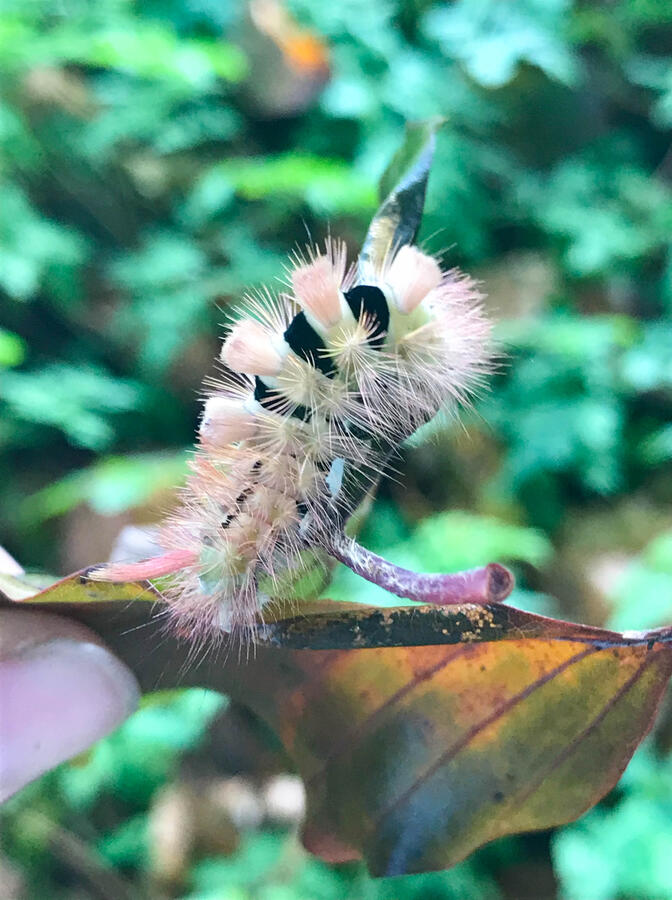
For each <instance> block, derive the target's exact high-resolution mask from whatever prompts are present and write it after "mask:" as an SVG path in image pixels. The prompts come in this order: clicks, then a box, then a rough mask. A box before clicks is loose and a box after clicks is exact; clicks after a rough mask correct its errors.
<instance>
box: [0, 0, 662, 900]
mask: <svg viewBox="0 0 672 900" xmlns="http://www.w3.org/2000/svg"><path fill="white" fill-rule="evenodd" d="M288 9H289V13H290V14H291V16H293V17H294V20H295V22H294V25H292V26H291V28H294V29H295V30H296V29H297V28H307V29H310V30H311V31H312V33H313V42H314V46H313V51H314V52H313V57H315V58H312V60H311V59H307V58H305V57H296V55H294V56H293V55H292V52H293V51H292V46H293V45H292V42H291V40H285V41H284V43H283V41H282V40H280V38H279V37H278V35H277V34H276V35H275V37H271V36H269V34H268V33H264V32H263V27H260V25H259V21H257V23H256V24H255V23H254V21H253V19H252V18H251V17H250V15H249V14H248V12H247V4H246V3H244V2H243V0H229V2H226V0H195V2H186V0H145V2H143V3H140V2H137V0H136V2H132V0H96V2H93V0H61V2H59V3H57V4H54V3H48V2H46V0H29V2H26V0H6V2H5V4H4V5H3V8H2V12H1V13H0V81H1V82H2V93H1V95H0V135H1V137H2V143H3V147H4V155H3V157H2V159H1V160H0V181H1V182H2V184H1V187H0V190H1V191H2V212H3V215H2V216H1V217H0V292H1V293H0V303H1V304H2V307H1V308H2V321H1V324H0V369H1V371H0V404H2V414H1V416H0V470H1V471H2V473H3V476H2V478H0V508H2V510H3V513H4V514H3V516H2V519H1V520H0V543H3V544H4V545H6V546H7V548H8V549H9V550H11V551H12V552H13V553H14V554H15V555H16V556H17V558H19V559H20V560H21V561H22V562H23V563H24V564H25V565H26V566H29V567H31V568H37V569H39V568H42V569H46V570H50V571H52V572H59V571H60V572H65V571H67V570H68V569H71V568H75V567H76V566H78V565H82V564H84V563H85V562H89V563H93V562H95V561H97V560H98V559H99V558H101V557H102V555H103V554H104V553H106V552H108V550H109V545H110V542H111V539H112V529H114V530H118V529H119V527H120V526H121V525H122V524H124V523H126V522H128V521H136V522H143V521H153V520H154V519H155V518H156V515H157V511H158V510H159V509H160V508H162V506H165V505H166V504H167V503H169V502H170V496H171V494H170V488H171V486H172V485H174V484H175V483H177V482H178V481H179V479H180V478H181V473H182V472H183V471H184V460H185V449H186V448H187V447H188V446H189V445H190V444H191V442H192V439H193V431H194V425H195V422H196V418H197V414H198V404H197V403H196V399H197V391H198V388H199V384H200V381H201V378H202V376H203V375H204V374H206V373H208V372H210V373H211V372H212V370H211V368H210V367H211V363H212V359H213V358H214V356H215V354H216V351H217V339H218V337H219V336H220V335H221V331H222V322H223V319H224V318H225V316H226V315H227V314H228V308H229V307H230V306H231V305H232V304H235V302H236V301H238V300H239V299H240V297H241V294H242V292H243V291H244V290H245V289H246V288H248V287H252V286H254V285H257V284H260V283H262V282H269V281H270V282H272V281H273V279H275V278H276V277H277V276H279V275H282V271H283V268H282V267H283V262H284V259H285V258H286V254H287V253H288V252H289V251H290V250H291V249H292V248H293V247H295V246H296V245H297V244H299V245H300V244H304V243H305V242H306V241H307V240H308V237H309V236H311V237H312V238H313V239H315V240H321V239H322V238H323V237H324V236H325V235H326V233H327V232H328V231H329V230H331V231H332V232H333V233H334V234H338V235H343V236H344V237H345V238H346V239H347V240H348V243H349V245H350V247H351V248H352V250H353V251H354V250H355V249H356V247H357V245H358V243H359V241H360V240H361V238H362V236H363V234H364V231H365V228H366V225H367V222H368V219H369V217H370V215H371V213H372V212H373V210H374V207H375V202H376V190H375V185H376V180H377V178H378V176H379V175H380V173H381V172H382V170H383V168H384V167H385V165H386V163H387V162H388V160H389V158H390V157H391V155H392V154H393V152H394V151H395V150H396V148H397V146H398V144H399V141H400V138H401V134H402V130H403V124H404V120H405V119H418V118H423V117H429V116H435V115H440V116H444V117H446V118H447V124H446V126H444V128H443V130H442V132H441V134H440V137H439V141H438V148H437V157H436V164H435V168H434V171H433V174H432V178H431V181H430V187H429V194H428V203H427V215H426V218H425V222H424V226H423V231H422V235H423V236H424V237H425V240H426V243H427V246H429V247H430V249H432V250H433V251H438V250H441V248H444V256H445V260H446V262H447V263H448V264H449V265H460V266H462V267H464V268H465V269H467V270H469V271H472V272H474V273H475V274H476V275H477V276H479V277H480V278H482V279H483V281H484V283H485V287H486V289H487V290H488V292H489V293H490V300H489V301H488V302H489V304H490V306H491V308H492V310H493V315H494V317H495V318H496V319H497V321H498V326H497V336H498V339H499V341H500V346H501V350H502V356H503V361H502V364H501V366H500V370H499V372H498V374H497V375H496V377H495V378H494V379H493V385H492V390H491V391H490V392H489V393H488V394H487V395H486V396H484V398H483V399H482V401H481V402H480V403H479V404H478V405H477V408H476V410H474V411H472V412H469V413H468V414H467V415H466V416H465V419H464V421H465V424H466V425H468V428H469V435H468V437H465V436H464V434H463V433H462V431H461V430H460V429H459V428H456V427H454V426H452V425H449V426H442V427H435V428H433V429H430V431H431V434H430V433H428V434H427V435H426V437H425V440H423V441H418V442H416V443H415V445H414V446H413V447H412V448H409V449H408V450H407V451H405V452H404V454H403V457H402V459H400V460H399V461H398V464H397V468H398V469H399V470H401V474H400V475H399V477H398V479H397V477H396V476H395V478H394V479H391V480H389V481H388V482H386V483H385V484H384V485H383V487H382V492H381V493H382V498H381V500H380V501H379V502H378V503H377V504H376V505H375V507H374V510H373V513H372V515H371V517H370V519H369V521H368V523H367V524H366V528H365V532H364V540H365V542H366V543H367V544H368V545H369V546H371V547H372V548H373V549H375V550H378V551H384V552H385V553H386V554H387V555H389V556H390V557H391V558H393V559H395V561H398V562H400V563H405V564H407V565H413V566H415V567H417V568H419V569H425V570H432V569H448V568H452V567H459V566H464V565H476V564H478V563H483V562H487V561H489V560H490V559H491V558H498V559H503V560H508V561H510V562H512V563H513V565H514V567H515V568H516V571H517V575H518V580H519V584H520V589H519V592H518V593H517V595H516V597H515V598H514V602H516V603H520V604H522V605H527V606H530V607H533V608H535V609H537V610H539V611H543V612H550V613H554V614H561V615H562V614H564V615H569V616H571V617H574V618H580V619H583V620H584V621H595V622H605V621H610V622H611V624H613V625H614V626H616V627H633V628H635V627H645V626H650V625H655V624H658V623H662V622H664V621H667V622H669V621H670V619H671V617H672V570H671V569H670V559H671V558H672V547H671V545H670V533H671V531H670V529H671V528H672V513H671V512H670V508H671V507H670V503H671V501H672V424H671V423H672V339H671V335H672V328H671V325H672V321H671V318H672V242H671V240H670V235H671V234H672V150H671V149H670V128H671V126H672V5H670V3H669V2H668V0H613V2H611V3H608V4H606V3H604V2H601V0H581V2H579V0H512V2H511V3H502V2H500V0H455V2H451V3H444V2H434V0H343V2H340V3H322V2H318V0H291V2H289V3H288ZM262 18H263V17H262ZM297 23H298V24H297ZM262 25H263V23H262ZM291 28H290V32H291ZM294 36H296V35H294ZM304 36H305V35H304ZM285 37H288V36H287V35H285ZM289 38H291V34H289ZM315 47H317V49H318V50H319V49H320V48H321V53H322V54H323V55H324V54H328V57H329V60H330V62H329V66H330V72H329V75H328V77H327V72H326V68H325V65H324V59H322V61H320V58H319V57H320V53H319V52H317V51H315ZM402 484H403V487H402ZM106 517H107V518H106ZM109 517H114V518H109ZM107 522H109V523H110V524H106V523H107ZM73 548H74V549H73ZM640 554H641V555H640ZM375 590H376V589H375V588H372V587H371V586H368V585H366V586H365V585H362V583H361V582H359V581H357V580H356V579H354V578H353V577H352V576H351V575H349V574H348V573H344V572H342V571H339V572H338V573H337V575H336V578H335V581H334V584H333V586H332V588H331V591H330V592H331V593H332V594H333V595H335V596H348V597H349V598H351V597H352V596H353V595H355V596H357V598H358V599H362V600H366V599H375V600H377V601H380V600H384V598H382V597H381V596H380V595H376V596H375V597H374V593H375ZM551 597H554V598H555V599H551ZM199 697H200V698H201V699H199ZM216 705H217V704H216V702H215V701H214V700H212V698H210V699H207V698H206V699H203V695H202V694H195V695H192V694H185V695H184V696H183V697H181V698H180V697H177V698H175V699H173V700H171V701H165V702H164V701H161V702H160V703H159V705H158V706H156V707H154V708H152V707H150V708H148V709H145V710H143V711H142V712H141V713H140V714H138V716H137V717H136V718H135V719H133V720H132V721H131V722H129V723H128V725H127V726H125V727H124V728H123V729H122V730H121V731H120V732H119V733H118V734H117V735H115V736H114V737H112V738H110V739H109V740H108V741H106V742H103V743H102V744H101V745H100V746H99V747H98V748H96V750H95V751H93V753H92V755H91V757H90V758H89V760H88V762H86V763H85V764H83V765H80V766H74V765H73V766H69V767H65V768H63V769H62V770H60V771H59V772H57V773H54V774H53V775H51V776H48V777H47V778H45V779H44V780H43V781H42V782H40V783H39V784H38V785H35V786H32V787H31V788H29V789H28V790H27V791H26V792H25V793H24V794H23V795H22V796H21V797H19V798H17V799H16V800H15V801H14V803H13V804H12V805H11V806H10V807H9V808H8V811H7V815H6V821H7V822H8V823H9V826H8V827H9V831H8V832H7V833H8V834H9V839H8V840H7V841H6V848H5V851H4V852H5V854H6V855H7V856H8V857H11V860H12V861H13V862H12V864H13V865H16V866H18V868H19V870H20V873H21V879H23V881H24V885H25V892H26V893H25V896H49V897H54V898H58V897H66V896H68V897H69V896H75V895H76V896H78V897H79V896H87V897H88V896H91V897H98V896H109V891H108V894H105V892H104V890H103V888H101V886H100V884H101V882H100V879H98V880H96V878H93V876H91V877H89V878H88V880H86V879H84V881H85V886H83V887H82V886H81V885H80V884H78V883H77V879H76V878H75V876H74V875H73V872H77V871H79V870H78V869H77V866H76V865H75V864H74V863H73V857H72V854H70V855H68V853H65V852H61V853H60V855H59V852H58V851H53V847H54V846H55V847H57V848H58V847H61V849H62V848H63V847H66V846H69V844H68V843H67V842H68V841H73V840H76V841H78V842H79V843H78V844H77V846H78V847H79V850H81V851H82V853H84V856H85V857H86V859H87V860H88V862H87V864H86V865H87V866H89V869H90V870H91V871H94V872H98V871H99V869H100V872H103V873H107V875H106V876H105V877H112V876H110V873H112V875H113V876H114V877H117V876H118V873H122V875H123V880H122V881H121V882H115V881H113V882H112V888H110V890H112V893H113V895H114V896H116V897H121V896H125V894H124V893H123V891H124V890H127V889H128V890H129V891H130V892H131V893H130V895H132V896H137V895H143V896H144V895H145V893H146V895H147V896H152V897H154V896H156V897H160V896H163V894H162V893H161V892H160V891H159V892H158V893H156V891H158V889H156V888H151V887H150V886H148V884H149V883H148V881H147V865H148V863H147V858H146V855H147V854H146V848H147V841H148V840H149V839H148V837H147V814H148V810H149V809H150V808H151V807H152V804H153V803H154V802H155V800H156V797H157V795H158V794H157V792H159V791H160V789H161V787H162V786H165V785H167V784H170V783H172V782H173V781H174V780H175V779H176V778H178V774H177V773H178V768H179V766H178V761H179V759H180V757H181V754H182V752H183V750H184V749H185V748H186V747H187V746H191V745H192V744H196V743H197V742H198V737H199V736H200V735H202V734H203V733H204V731H205V729H206V726H207V723H208V722H209V721H210V719H211V717H212V715H214V713H215V706H216ZM669 730H670V726H669V714H668V717H667V719H666V718H665V717H664V718H663V724H662V726H661V728H660V729H659V732H658V735H657V737H656V739H655V740H654V741H652V742H651V743H650V745H649V746H648V747H647V748H646V749H645V750H643V751H642V752H641V753H640V754H639V755H638V756H637V758H636V760H635V762H634V763H633V765H632V767H631V769H630V770H629V771H628V774H627V775H626V778H625V779H624V781H623V782H622V784H621V786H620V787H619V788H618V790H617V791H616V792H615V793H614V794H613V795H612V797H611V798H610V800H609V801H608V803H606V804H603V806H601V807H600V808H598V809H597V810H595V811H594V812H592V813H590V814H589V815H588V816H587V817H585V818H584V819H583V820H582V821H581V822H580V823H578V824H577V825H574V826H570V827H568V828H566V829H561V830H560V831H559V832H557V833H556V834H555V836H554V837H553V838H552V843H549V837H548V836H547V835H546V836H540V837H538V838H534V837H533V838H520V839H517V840H508V841H503V842H499V843H498V844H496V845H494V846H493V847H491V848H486V849H485V850H483V851H481V852H480V853H479V854H477V855H476V856H475V857H474V858H473V859H472V860H470V861H468V862H467V863H465V864H464V865H462V866H460V867H458V868H457V869H455V870H453V871H451V872H449V873H444V874H437V875H432V876H427V877H420V878H408V879H404V880H402V881H394V882H390V883H387V882H380V883H374V882H371V881H370V879H368V878H367V877H366V876H365V875H364V873H363V872H362V870H361V869H360V868H358V867H345V868H343V869H335V868H330V867H327V866H325V865H323V864H321V863H318V862H316V861H313V860H309V859H307V858H306V857H305V856H304V855H302V854H301V852H300V851H299V850H298V849H297V846H296V840H295V838H294V837H293V836H292V835H291V834H290V835H288V834H287V833H285V832H282V831H277V830H276V831H273V830H263V829H262V830H261V831H256V832H251V833H250V834H248V835H247V836H246V837H245V838H244V840H243V843H242V845H241V848H240V849H239V850H238V851H237V852H236V853H235V854H234V855H233V856H224V855H221V854H220V855H218V856H217V855H215V856H211V857H207V858H205V859H202V860H201V861H197V860H194V861H193V865H192V867H191V868H190V869H189V874H188V878H187V882H186V883H185V884H184V896H185V897H189V898H191V900H196V898H199V900H206V898H215V897H217V898H224V897H226V898H248V897H249V898H251V897H254V898H264V900H266V898H271V897H272V898H274V900H276V898H282V900H284V898H288V900H289V898H303V897H305V898H311V900H312V898H322V897H325V898H328V897H329V898H330V897H342V896H346V895H347V896H352V897H362V898H387V897H395V898H396V897H400V898H413V897H423V898H427V897H437V898H439V897H445V898H461V897H465V898H466V897H468V898H470V900H478V898H491V897H492V898H494V897H511V898H516V900H519V898H520V897H521V896H523V894H522V891H523V888H522V887H521V885H526V884H527V885H529V884H530V883H534V884H536V885H537V886H538V889H537V892H536V893H533V894H532V896H534V897H535V900H536V898H542V897H554V896H556V895H557V896H559V897H563V898H566V900H616V898H619V897H628V898H633V900H639V898H641V900H664V898H672V883H671V882H670V880H669V865H668V864H667V860H668V859H669V853H670V847H669V838H665V837H664V836H663V834H664V832H665V827H666V826H667V834H668V835H669V833H671V832H672V810H671V809H670V806H669V797H670V791H671V790H672V787H671V785H670V776H669V767H670V756H669V746H670V739H669V734H668V733H669ZM666 734H668V737H667V738H666V737H665V735H666ZM54 834H57V837H56V838H54V836H53V835H54ZM64 835H65V836H64ZM666 840H667V843H665V841H666ZM59 841H60V843H59ZM64 842H65V843H64ZM48 847H52V852H51V853H50V852H47V848H48ZM82 848H86V849H85V851H84V850H82ZM86 854H88V856H86ZM80 856H81V854H80ZM77 858H79V857H77ZM278 860H280V862H278ZM288 860H289V861H288ZM91 867H93V869H91ZM96 867H98V868H96ZM85 869H86V866H85ZM87 871H89V870H87ZM115 873H116V874H115ZM89 874H90V873H89ZM82 877H83V876H82ZM104 881H105V879H104V878H103V882H102V883H104ZM74 885H77V887H76V890H75V893H72V892H71V891H72V890H73V886H74ZM96 885H97V886H96ZM114 885H116V888H115V887H114ZM108 888H109V885H108ZM122 889H123V890H122ZM115 891H116V893H115ZM133 891H135V892H136V893H135V894H134V893H133ZM138 892H139V893H138ZM525 896H529V893H528V894H526V895H525Z"/></svg>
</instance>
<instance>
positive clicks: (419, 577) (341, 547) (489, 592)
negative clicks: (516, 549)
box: [327, 532, 514, 606]
mask: <svg viewBox="0 0 672 900" xmlns="http://www.w3.org/2000/svg"><path fill="white" fill-rule="evenodd" d="M327 550H328V552H329V554H330V555H331V556H333V557H334V559H337V560H338V561H339V562H342V563H343V564H344V565H346V566H347V567H348V568H349V569H352V571H353V572H355V574H357V575H360V576H361V577H362V578H365V579H366V580H367V581H371V582H373V584H377V585H378V586H379V587H382V588H384V589H385V590H386V591H389V592H390V593H391V594H395V595H396V596H397V597H404V598H406V599H408V600H417V601H419V602H420V603H431V604H435V605H437V606H449V605H453V604H457V603H498V602H501V601H502V600H505V599H506V597H508V596H509V594H510V593H511V591H512V590H513V585H514V579H513V575H512V574H511V572H509V570H508V569H505V568H504V566H500V565H499V564H498V563H490V564H489V565H487V566H482V567H481V568H478V569H467V570H466V571H464V572H452V573H450V574H446V575H423V574H419V573H418V572H413V571H411V570H410V569H403V568H401V566H395V565H394V564H393V563H391V562H389V561H388V560H386V559H384V558H383V557H382V556H377V555H376V554H375V553H371V551H370V550H366V549H365V548H364V547H362V546H361V545H360V544H358V543H357V542H356V541H354V540H352V539H351V538H348V537H346V535H345V534H343V533H342V532H341V533H339V534H337V535H336V536H334V537H332V538H331V539H330V542H329V546H328V548H327Z"/></svg>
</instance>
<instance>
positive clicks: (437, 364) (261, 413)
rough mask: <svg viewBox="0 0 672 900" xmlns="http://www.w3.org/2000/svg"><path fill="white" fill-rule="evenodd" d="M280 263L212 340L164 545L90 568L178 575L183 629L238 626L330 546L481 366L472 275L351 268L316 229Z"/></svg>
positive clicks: (400, 266) (402, 256) (172, 603)
mask: <svg viewBox="0 0 672 900" xmlns="http://www.w3.org/2000/svg"><path fill="white" fill-rule="evenodd" d="M287 275H288V277H287V283H286V285H285V289H283V290H281V291H279V292H278V293H276V294H274V293H272V292H271V291H268V290H265V291H262V292H260V293H258V294H255V295H250V296H248V297H246V298H245V300H246V314H245V316H244V317H243V318H241V319H240V320H239V321H238V322H237V323H235V324H234V325H233V327H232V328H231V330H230V332H229V334H228V336H227V337H226V339H225V341H224V344H223V347H222V351H221V361H222V362H223V364H224V370H223V372H222V375H221V377H220V378H218V379H217V380H216V381H214V382H211V383H209V384H208V385H207V399H206V401H205V406H204V410H203V416H202V420H201V424H200V434H199V446H198V448H197V450H196V454H195V457H194V459H193V461H192V464H191V468H192V475H191V477H190V478H189V481H188V483H187V486H186V488H185V489H184V491H183V494H182V503H181V508H180V509H179V511H178V512H177V513H175V514H174V515H173V516H172V517H171V519H170V520H169V521H168V522H167V524H166V526H165V527H164V529H163V533H162V544H163V546H164V547H165V549H166V550H167V553H166V555H165V556H163V557H159V558H158V559H156V560H149V561H147V562H145V563H138V564H131V565H127V566H124V565H117V566H115V565H113V566H108V567H107V568H106V569H105V570H104V571H103V574H102V577H105V578H107V579H109V580H118V579H127V578H131V577H156V576H157V575H160V574H164V573H165V572H176V576H175V579H174V584H173V585H172V587H171V588H169V590H168V592H167V599H168V602H169V608H170V612H171V614H172V615H173V616H174V617H175V619H176V621H177V624H178V626H179V628H180V630H181V632H182V633H186V634H188V635H190V636H195V637H202V636H205V635H208V634H212V633H217V632H219V633H221V632H222V630H224V631H237V632H238V633H241V632H242V633H243V637H245V636H247V635H246V634H245V632H249V636H252V634H253V628H254V623H255V621H256V619H257V616H258V614H259V613H260V612H261V610H262V607H263V605H264V603H265V602H266V601H267V599H268V597H269V596H278V595H279V594H281V593H282V588H281V587H280V586H279V579H280V578H281V577H282V575H283V573H287V572H290V573H291V572H297V571H300V570H301V567H302V565H303V560H304V554H305V553H306V551H307V550H309V548H323V549H324V550H326V552H327V553H329V552H330V549H331V548H332V538H333V535H334V534H335V533H342V528H343V525H344V523H345V521H346V520H347V518H348V517H349V516H350V515H351V514H352V512H353V510H354V509H355V508H356V506H357V505H358V504H359V502H360V501H361V500H362V498H363V497H364V496H365V494H366V492H367V490H368V489H369V488H370V486H371V485H372V483H374V482H375V480H376V479H377V477H378V476H379V474H380V473H381V471H382V470H383V469H384V467H385V464H386V461H387V459H388V457H389V455H390V453H391V452H393V450H394V449H395V448H396V447H398V445H399V444H400V443H401V442H402V441H403V440H405V439H406V438H407V437H409V436H410V435H411V434H413V432H414V431H416V430H417V428H418V427H419V426H420V425H422V424H424V423H426V422H427V421H429V420H430V419H431V418H432V417H433V416H435V415H436V413H437V412H439V410H441V409H444V408H446V407H450V406H452V405H455V404H456V403H460V402H464V401H466V400H468V398H469V396H470V394H471V393H472V392H473V390H474V389H475V388H476V387H477V386H478V385H479V382H480V380H481V378H482V376H483V375H484V373H485V372H487V370H488V368H489V350H488V337H489V324H488V322H487V320H486V318H485V317H484V315H483V312H482V309H481V304H480V300H481V297H480V295H479V292H478V290H477V289H476V286H475V284H474V282H473V281H471V279H470V278H469V277H467V276H465V275H463V274H462V273H460V272H459V271H457V270H452V271H449V272H443V271H442V270H441V268H440V266H439V264H438V262H437V261H436V259H434V258H433V257H432V256H429V255H426V254H425V253H423V252H421V251H420V250H419V249H417V248H416V247H415V246H412V245H410V244H403V245H402V246H400V247H398V248H396V249H395V250H393V251H389V252H388V253H387V254H385V256H384V257H383V259H382V261H381V262H380V263H379V264H378V265H376V264H375V263H374V262H372V261H371V260H367V259H366V257H363V258H360V263H359V267H358V268H356V267H348V264H347V259H346V249H345V246H344V245H343V244H342V243H340V242H338V241H333V240H329V241H328V242H327V244H326V246H325V248H324V251H323V252H318V251H317V250H316V249H313V250H311V251H309V252H308V254H307V256H306V257H301V256H296V257H295V258H294V259H293V261H292V264H291V265H290V267H289V268H288V272H287ZM332 553H333V551H332Z"/></svg>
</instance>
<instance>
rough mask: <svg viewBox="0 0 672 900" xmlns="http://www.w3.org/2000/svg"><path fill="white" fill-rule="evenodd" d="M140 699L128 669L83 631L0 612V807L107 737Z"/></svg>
mask: <svg viewBox="0 0 672 900" xmlns="http://www.w3.org/2000/svg"><path fill="white" fill-rule="evenodd" d="M17 605H18V604H17ZM138 696H139V691H138V685H137V682H136V680H135V678H134V676H133V674H132V673H131V671H130V669H128V668H127V666H126V665H124V663H122V662H121V661H120V660H118V659H117V658H116V657H115V656H113V655H112V653H110V651H109V650H108V649H107V648H106V647H105V646H104V645H103V644H102V642H101V641H100V639H99V638H98V637H97V635H95V634H94V633H93V632H92V631H89V629H88V628H85V627H84V626H82V625H79V624H78V623H76V622H71V621H69V620H68V619H63V618H60V617H59V616H55V615H52V614H50V613H43V612H36V611H34V610H30V609H2V610H0V801H3V800H5V799H6V798H7V797H10V796H11V795H12V794H14V793H15V792H16V791H18V790H19V789H20V788H21V787H23V786H24V785H25V784H27V783H28V782H29V781H32V780H33V779H34V778H37V777H38V775H41V774H42V773H43V772H46V771H47V770H48V769H51V768H53V767H54V766H56V765H58V764H59V763H61V762H63V761H64V760H66V759H69V758H70V757H71V756H75V755H76V754H77V753H81V751H82V750H85V749H86V748H87V747H89V746H90V745H91V744H93V743H95V741H97V740H98V739H99V738H101V737H104V736H105V735H106V734H109V732H111V731H113V730H114V729H115V728H116V727H117V726H118V725H120V724H121V722H123V720H124V719H125V718H126V717H127V716H128V715H129V714H130V713H131V712H133V710H134V709H135V707H136V705H137V702H138Z"/></svg>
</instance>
